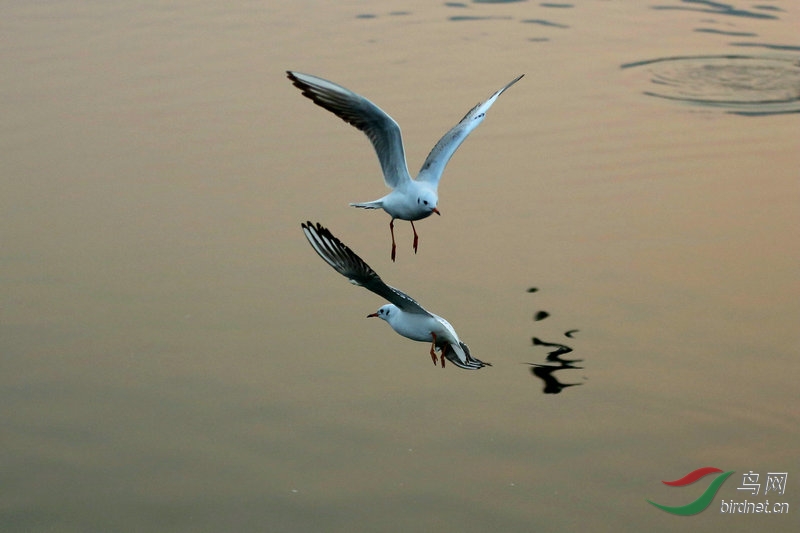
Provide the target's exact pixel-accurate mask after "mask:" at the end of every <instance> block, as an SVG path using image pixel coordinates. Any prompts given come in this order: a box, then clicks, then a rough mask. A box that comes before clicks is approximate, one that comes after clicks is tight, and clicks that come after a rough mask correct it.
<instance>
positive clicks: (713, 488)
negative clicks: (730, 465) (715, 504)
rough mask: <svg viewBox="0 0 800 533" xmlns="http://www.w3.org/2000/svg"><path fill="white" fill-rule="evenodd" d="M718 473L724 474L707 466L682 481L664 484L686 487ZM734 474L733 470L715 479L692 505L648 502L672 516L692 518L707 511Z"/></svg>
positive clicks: (689, 474) (686, 476) (665, 482)
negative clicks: (673, 505)
mask: <svg viewBox="0 0 800 533" xmlns="http://www.w3.org/2000/svg"><path fill="white" fill-rule="evenodd" d="M718 472H722V470H720V469H719V468H714V467H713V466H707V467H705V468H698V469H697V470H694V471H692V472H689V473H688V474H686V475H685V476H683V477H682V478H681V479H678V480H675V481H662V483H664V484H665V485H670V486H672V487H685V486H686V485H690V484H692V483H694V482H695V481H697V480H698V479H700V478H701V477H704V476H706V475H708V474H713V473H718ZM733 472H734V470H731V471H729V472H724V473H723V474H722V475H720V476H718V477H717V478H716V479H714V481H712V482H711V484H710V485H709V486H708V488H707V489H706V490H705V492H703V494H701V495H700V497H699V498H697V499H696V500H695V501H693V502H692V503H689V504H686V505H679V506H676V507H671V506H669V505H661V504H660V503H656V502H654V501H652V500H647V503H649V504H651V505H654V506H656V507H658V508H659V509H661V510H662V511H666V512H668V513H670V514H674V515H678V516H690V515H693V514H697V513H699V512H700V511H703V510H705V509H706V507H708V506H709V505H711V500H713V499H714V496H715V495H716V494H717V491H718V490H719V488H720V487H721V486H722V484H723V483H724V482H725V480H726V479H728V477H729V476H730V475H731V474H733Z"/></svg>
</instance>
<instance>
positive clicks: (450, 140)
mask: <svg viewBox="0 0 800 533" xmlns="http://www.w3.org/2000/svg"><path fill="white" fill-rule="evenodd" d="M522 76H524V74H522V75H521V76H519V77H517V78H515V79H514V80H512V81H510V82H509V83H507V84H506V85H505V86H504V87H503V88H502V89H500V90H499V91H497V92H496V93H494V94H493V95H492V96H491V97H490V98H489V99H488V100H486V101H485V102H483V103H480V104H478V105H476V106H475V107H473V108H472V109H470V110H469V112H468V113H467V114H466V115H464V118H462V119H461V121H459V123H458V124H456V125H455V126H454V127H453V128H452V129H451V130H450V131H448V132H447V133H445V134H444V136H443V137H442V138H441V139H439V142H437V143H436V146H434V147H433V150H431V153H429V154H428V157H427V158H426V159H425V163H423V164H422V168H421V169H420V171H419V175H418V176H417V181H424V182H428V183H432V184H433V185H438V184H439V180H440V179H441V177H442V172H444V167H445V166H447V163H448V161H450V158H451V157H452V156H453V154H454V153H455V151H456V150H458V147H459V146H461V143H463V142H464V139H466V138H467V136H468V135H469V134H470V133H471V132H472V130H474V129H475V128H477V127H478V125H479V124H480V123H481V122H483V119H484V118H485V117H486V112H487V111H488V110H489V108H490V107H492V104H494V102H495V100H497V97H498V96H500V95H501V94H502V93H503V91H505V90H506V89H508V88H509V87H511V86H512V85H514V84H515V83H517V82H518V81H519V80H520V79H521V78H522Z"/></svg>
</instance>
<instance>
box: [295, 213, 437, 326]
mask: <svg viewBox="0 0 800 533" xmlns="http://www.w3.org/2000/svg"><path fill="white" fill-rule="evenodd" d="M300 226H301V227H302V228H303V233H305V235H306V239H308V242H309V243H310V244H311V247H312V248H314V251H316V252H317V254H319V256H320V257H321V258H322V259H324V260H325V262H326V263H328V264H329V265H330V266H331V267H333V269H334V270H336V271H337V272H338V273H339V274H341V275H343V276H344V277H346V278H347V279H349V280H350V283H352V284H354V285H360V286H361V287H364V288H365V289H368V290H370V291H372V292H374V293H375V294H377V295H378V296H383V297H384V298H385V299H386V300H388V301H389V302H390V303H393V304H394V305H396V306H397V307H399V308H400V309H402V310H403V311H406V312H407V313H415V314H420V315H430V313H429V312H427V311H426V310H425V309H424V308H423V307H422V306H421V305H419V304H418V303H417V301H416V300H414V299H413V298H412V297H410V296H409V295H407V294H406V293H404V292H402V291H399V290H397V289H395V288H394V287H390V286H389V285H387V284H385V283H384V282H383V280H382V279H381V278H380V276H378V274H377V273H376V272H375V271H374V270H372V268H370V266H369V265H368V264H367V263H365V262H364V260H363V259H361V258H360V257H358V256H357V255H356V254H355V253H354V252H353V250H351V249H350V248H348V247H347V245H346V244H344V243H343V242H342V241H340V240H339V239H337V238H336V237H334V236H333V234H332V233H331V232H330V231H329V230H328V229H327V228H325V227H323V226H322V225H321V224H320V223H319V222H317V224H316V225H315V224H312V223H311V222H305V223H303V224H301V225H300Z"/></svg>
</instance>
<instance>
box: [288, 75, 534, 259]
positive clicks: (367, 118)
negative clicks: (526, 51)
mask: <svg viewBox="0 0 800 533" xmlns="http://www.w3.org/2000/svg"><path fill="white" fill-rule="evenodd" d="M286 74H287V75H288V77H289V79H290V80H292V83H293V84H294V86H295V87H297V88H299V89H300V90H301V91H302V92H303V96H306V97H307V98H310V99H311V100H312V101H313V102H314V103H315V104H317V105H318V106H320V107H323V108H325V109H327V110H328V111H330V112H331V113H333V114H335V115H336V116H338V117H339V118H341V119H342V120H344V121H345V122H347V123H349V124H352V125H353V126H355V127H356V128H358V129H359V130H361V131H363V132H364V133H365V134H366V136H367V137H368V138H369V140H370V141H372V146H373V147H374V148H375V152H376V153H377V154H378V160H379V161H380V164H381V169H382V170H383V180H384V181H385V182H386V185H387V186H388V187H389V188H390V189H392V192H390V193H389V194H387V195H386V196H384V197H382V198H379V199H377V200H373V201H371V202H360V203H351V204H350V205H351V206H353V207H362V208H364V209H383V210H384V211H386V212H387V213H388V214H389V215H390V216H391V217H392V220H391V221H390V222H389V231H390V232H391V234H392V261H394V258H395V248H396V246H395V241H394V221H395V219H400V220H408V221H409V222H411V229H412V230H413V231H414V253H416V252H417V242H418V240H419V237H418V235H417V229H416V228H415V227H414V221H415V220H421V219H423V218H426V217H429V216H431V214H433V213H436V214H437V215H439V214H440V213H439V209H438V205H439V195H438V187H439V180H440V179H441V177H442V172H443V171H444V167H445V166H446V165H447V162H448V161H449V160H450V157H452V155H453V153H455V151H456V150H457V149H458V147H459V146H461V143H462V142H464V139H466V138H467V135H469V134H470V132H471V131H472V130H474V129H475V128H476V127H478V124H480V123H481V122H483V119H484V117H485V116H486V112H487V111H488V110H489V108H490V107H492V104H494V102H495V100H497V97H498V96H500V95H501V94H502V93H503V91H505V90H506V89H508V88H509V87H511V86H512V85H514V84H515V83H516V82H517V81H519V80H520V78H522V76H519V77H517V78H515V79H514V80H513V81H511V82H509V83H508V84H506V85H505V86H504V87H503V88H502V89H500V90H499V91H497V92H495V93H494V94H493V95H492V96H491V97H490V98H489V99H488V100H486V101H485V102H483V103H480V104H478V105H476V106H475V107H473V108H472V109H471V110H470V111H469V112H468V113H467V114H466V115H465V116H464V118H462V119H461V121H460V122H459V123H458V124H456V125H455V126H454V127H453V128H452V129H451V130H450V131H448V132H447V133H445V134H444V136H443V137H442V138H441V139H439V142H437V143H436V146H434V147H433V150H431V152H430V154H428V157H427V158H426V159H425V163H423V165H422V168H421V169H420V171H419V174H418V175H417V179H412V178H411V175H410V174H409V173H408V166H407V164H406V155H405V150H404V148H403V138H402V136H401V134H400V126H398V125H397V122H395V121H394V119H393V118H392V117H390V116H389V115H387V114H386V113H385V112H384V111H382V110H381V109H380V108H379V107H378V106H376V105H375V104H373V103H372V102H370V101H369V100H367V99H366V98H364V97H363V96H360V95H358V94H356V93H354V92H353V91H350V90H349V89H345V88H344V87H342V86H341V85H337V84H335V83H333V82H330V81H328V80H324V79H322V78H319V77H317V76H312V75H310V74H301V73H299V72H293V71H290V70H287V71H286ZM523 76H524V74H523Z"/></svg>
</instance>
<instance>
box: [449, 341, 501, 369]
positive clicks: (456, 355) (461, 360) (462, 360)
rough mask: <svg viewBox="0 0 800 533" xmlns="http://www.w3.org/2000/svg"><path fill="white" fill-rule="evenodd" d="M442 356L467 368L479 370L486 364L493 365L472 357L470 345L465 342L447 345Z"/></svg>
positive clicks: (460, 366) (458, 365)
mask: <svg viewBox="0 0 800 533" xmlns="http://www.w3.org/2000/svg"><path fill="white" fill-rule="evenodd" d="M442 356H443V357H444V358H446V359H447V360H448V361H450V362H451V363H453V364H454V365H456V366H457V367H459V368H463V369H465V370H478V369H479V368H483V367H485V366H492V364H491V363H484V362H483V361H481V360H480V359H475V358H474V357H472V355H470V353H469V347H468V346H467V345H466V344H464V343H463V342H459V343H458V344H447V345H445V347H444V350H443V351H442Z"/></svg>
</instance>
